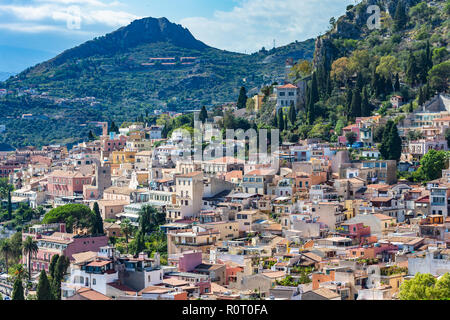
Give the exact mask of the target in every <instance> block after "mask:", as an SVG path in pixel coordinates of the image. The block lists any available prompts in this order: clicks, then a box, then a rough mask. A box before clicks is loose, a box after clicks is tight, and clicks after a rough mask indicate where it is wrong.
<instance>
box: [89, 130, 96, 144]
mask: <svg viewBox="0 0 450 320" xmlns="http://www.w3.org/2000/svg"><path fill="white" fill-rule="evenodd" d="M88 140H89V141H94V140H95V136H94V133H93V132H92V130H89V134H88Z"/></svg>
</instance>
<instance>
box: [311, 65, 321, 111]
mask: <svg viewBox="0 0 450 320" xmlns="http://www.w3.org/2000/svg"><path fill="white" fill-rule="evenodd" d="M318 101H319V89H318V86H317V76H316V73H315V72H314V73H313V77H312V82H311V102H312V104H313V105H314V104H315V103H316V102H318Z"/></svg>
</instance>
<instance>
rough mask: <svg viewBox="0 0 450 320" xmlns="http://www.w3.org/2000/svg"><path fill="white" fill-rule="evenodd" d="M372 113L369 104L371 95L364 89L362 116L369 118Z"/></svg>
mask: <svg viewBox="0 0 450 320" xmlns="http://www.w3.org/2000/svg"><path fill="white" fill-rule="evenodd" d="M371 112H372V110H371V107H370V102H369V93H368V91H367V87H364V89H363V95H362V101H361V116H363V117H369V116H370V114H371Z"/></svg>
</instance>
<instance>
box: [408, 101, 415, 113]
mask: <svg viewBox="0 0 450 320" xmlns="http://www.w3.org/2000/svg"><path fill="white" fill-rule="evenodd" d="M408 112H409V113H412V112H414V106H413V102H412V101H411V102H410V103H409V106H408Z"/></svg>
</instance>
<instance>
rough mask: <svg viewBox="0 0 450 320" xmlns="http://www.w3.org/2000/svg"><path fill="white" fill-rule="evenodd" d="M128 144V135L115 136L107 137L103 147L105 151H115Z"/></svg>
mask: <svg viewBox="0 0 450 320" xmlns="http://www.w3.org/2000/svg"><path fill="white" fill-rule="evenodd" d="M126 144H127V137H126V136H119V137H114V139H111V138H109V137H108V138H106V139H104V140H103V142H102V149H103V151H105V152H113V151H117V150H122V149H123V148H124V147H125V146H126Z"/></svg>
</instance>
